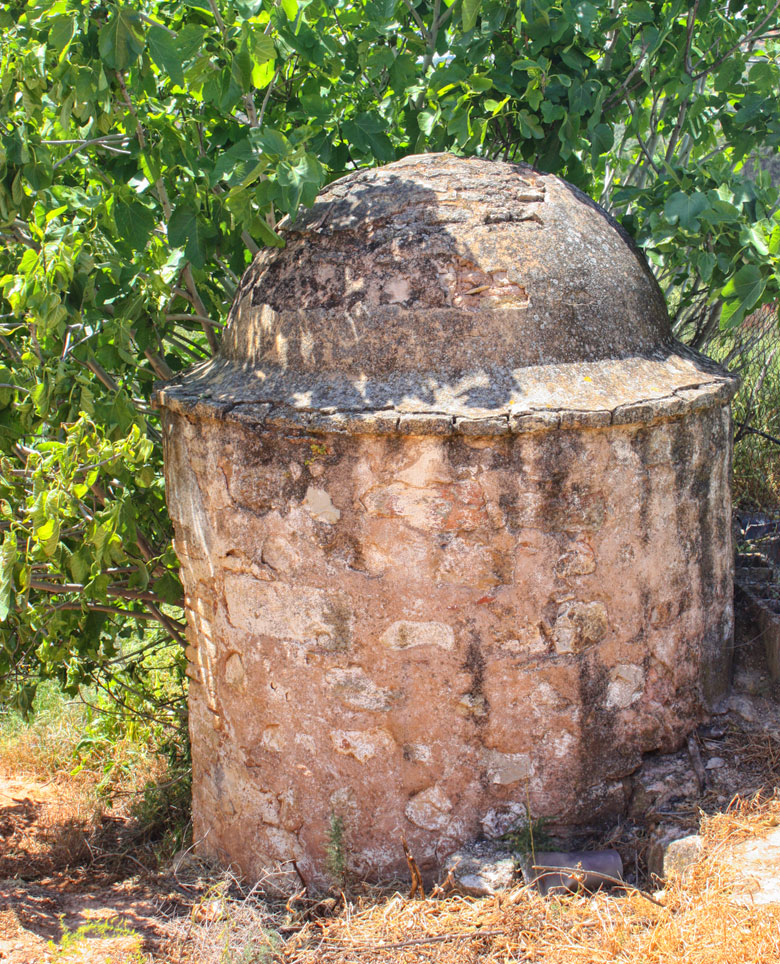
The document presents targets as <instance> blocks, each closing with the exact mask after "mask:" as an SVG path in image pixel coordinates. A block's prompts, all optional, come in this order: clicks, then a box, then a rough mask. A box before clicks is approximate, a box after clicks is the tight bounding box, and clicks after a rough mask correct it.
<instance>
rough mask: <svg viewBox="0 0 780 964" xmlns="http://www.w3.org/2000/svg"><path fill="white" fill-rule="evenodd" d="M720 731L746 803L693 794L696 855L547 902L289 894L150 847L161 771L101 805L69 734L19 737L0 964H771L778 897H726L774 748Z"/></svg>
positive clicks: (771, 795)
mask: <svg viewBox="0 0 780 964" xmlns="http://www.w3.org/2000/svg"><path fill="white" fill-rule="evenodd" d="M767 705H769V704H768V702H767ZM729 719H730V718H729ZM724 727H725V729H726V730H727V731H728V732H727V735H726V736H725V737H724V738H722V739H721V740H719V741H718V743H717V748H716V752H718V753H719V754H720V755H721V756H723V757H724V758H725V759H726V765H725V766H723V767H722V768H721V769H719V770H718V771H717V773H718V774H726V773H728V774H730V776H729V777H728V781H729V785H731V782H732V781H734V780H737V779H739V781H740V782H739V785H738V786H734V789H735V790H740V789H741V790H742V792H743V796H739V795H738V796H736V797H735V798H734V799H733V800H732V802H731V804H730V805H728V806H725V805H721V804H719V803H718V799H719V798H718V796H717V794H716V792H715V790H714V789H710V791H709V795H705V796H704V797H702V806H704V807H705V808H706V809H708V810H709V811H710V815H708V816H702V818H701V833H702V834H703V837H704V842H705V846H704V850H703V853H702V856H701V858H700V859H699V861H698V863H697V864H695V865H694V866H693V868H692V869H691V870H690V872H689V873H688V874H687V875H686V876H685V877H684V878H683V879H675V880H671V881H669V882H667V886H666V887H665V888H664V889H663V890H662V891H660V892H659V891H655V890H653V887H654V886H656V885H654V884H652V883H650V884H647V885H643V886H646V888H647V890H646V892H640V891H637V890H633V889H631V890H628V891H625V892H620V891H612V892H601V893H595V894H587V893H583V894H576V895H567V896H558V897H552V898H542V897H541V896H540V895H539V894H537V893H536V892H535V891H533V890H529V889H528V888H525V887H520V886H518V887H517V888H515V889H513V890H511V891H509V892H507V893H505V894H502V895H500V896H495V897H489V898H483V899H474V898H469V897H463V896H459V895H457V894H452V893H447V892H446V890H445V891H442V889H440V890H439V892H438V895H437V896H430V895H429V896H427V897H425V898H422V899H421V898H419V897H415V898H409V897H408V896H407V892H406V890H405V889H402V891H401V892H394V891H390V890H383V891H378V890H376V889H371V888H368V887H362V886H360V885H358V884H356V883H353V885H352V886H351V888H350V889H348V890H347V892H346V893H341V892H340V891H338V890H334V892H333V893H332V894H330V895H327V896H326V897H325V898H324V899H317V898H315V897H314V896H308V895H306V894H305V893H301V894H299V895H297V896H296V897H295V898H292V899H290V900H288V901H286V902H284V901H276V902H274V901H272V900H269V899H267V898H264V897H263V895H262V892H261V890H260V889H258V888H255V889H254V890H247V888H246V887H245V886H244V885H242V884H241V882H240V881H238V880H236V879H234V878H233V877H231V876H230V875H229V874H225V873H222V872H218V871H216V870H214V869H213V868H210V867H208V866H206V865H204V864H202V863H201V862H200V861H198V860H197V859H195V858H193V857H192V855H190V854H184V855H181V854H180V855H179V857H178V858H177V859H176V860H174V861H171V860H170V859H169V858H166V857H165V855H164V854H162V855H161V851H160V848H159V842H158V843H155V841H154V840H153V839H152V838H150V836H149V834H148V832H147V830H146V828H145V827H144V825H143V822H142V821H140V820H139V817H138V816H137V813H135V812H134V810H133V807H132V805H131V804H132V801H133V799H136V798H138V796H139V795H140V794H141V791H142V790H143V785H144V783H145V782H146V781H147V780H148V779H149V778H155V777H157V778H158V779H159V778H161V777H163V778H164V774H163V773H162V771H161V770H160V769H159V764H158V763H155V762H154V761H152V760H150V761H148V763H147V765H146V769H145V770H144V767H143V766H140V765H139V766H138V767H136V769H135V770H133V771H132V772H131V773H128V775H127V778H126V780H125V781H124V782H123V783H122V784H121V785H118V786H115V787H114V788H113V789H114V790H115V791H117V792H116V793H115V795H114V798H113V802H112V803H108V802H106V800H105V799H104V798H103V796H101V794H100V793H99V792H97V788H98V787H100V785H101V780H102V779H103V774H102V771H101V769H100V768H99V767H94V768H92V769H90V768H89V767H85V768H83V769H81V770H80V771H79V772H78V773H73V772H72V769H73V767H72V756H69V753H71V752H72V747H71V748H70V750H69V749H68V741H69V740H70V739H71V731H70V730H69V729H68V728H67V727H66V726H63V727H62V728H60V729H59V730H58V729H57V728H56V726H54V729H52V728H51V727H49V728H48V729H47V728H43V729H42V730H40V731H39V732H37V733H36V732H33V731H25V732H24V733H17V734H15V735H14V738H13V740H12V741H10V742H9V743H6V745H5V748H4V749H2V752H1V753H0V770H2V771H3V772H2V773H0V835H1V836H2V841H1V842H0V878H4V879H0V962H2V964H37V962H39V961H40V962H43V961H46V962H70V964H74V962H76V964H77V962H85V964H274V962H276V964H355V962H359V964H422V962H429V961H436V962H440V964H470V962H476V961H479V962H484V964H510V962H539V964H607V962H609V964H778V962H780V906H775V907H761V906H751V905H750V904H746V903H744V902H743V903H740V902H739V899H735V893H736V894H739V892H740V890H741V885H740V884H739V881H738V871H739V867H735V866H734V864H733V861H731V860H730V853H731V848H732V846H733V845H735V844H737V843H738V842H739V841H740V840H742V839H743V838H745V837H754V838H755V837H759V838H760V837H761V836H762V835H764V834H766V833H769V832H772V831H773V829H774V828H776V827H777V826H778V825H780V792H778V791H777V790H775V789H774V788H775V787H777V786H778V784H779V783H780V773H779V772H778V768H779V766H780V742H779V741H778V739H777V738H775V736H769V735H767V734H766V733H765V732H764V730H763V729H761V728H757V729H755V730H753V729H748V730H747V731H744V730H743V729H742V728H741V727H737V725H736V722H735V721H733V720H732V721H731V722H729V723H728V724H726V723H724ZM68 761H70V762H68ZM155 767H158V769H155ZM69 768H70V769H69ZM712 779H713V780H715V777H713V778H712ZM721 779H725V777H723V778H721ZM713 786H715V785H714V784H713ZM758 786H762V787H763V788H764V791H763V793H761V794H756V793H754V792H753V791H754V790H755V788H756V787H758ZM729 792H730V791H729ZM689 809H691V810H694V808H689ZM719 810H720V811H722V812H719ZM686 812H687V811H686ZM691 816H692V819H691V821H690V829H695V823H696V821H695V812H692V814H691ZM685 827H686V829H687V828H688V827H689V825H688V824H687V823H686V824H685ZM602 843H603V841H602ZM399 888H400V885H399Z"/></svg>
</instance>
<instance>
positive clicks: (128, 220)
mask: <svg viewBox="0 0 780 964" xmlns="http://www.w3.org/2000/svg"><path fill="white" fill-rule="evenodd" d="M114 221H115V223H116V229H117V232H118V234H119V237H120V238H121V239H122V240H123V241H126V242H127V243H128V244H129V245H130V247H131V248H132V249H133V250H134V251H137V252H141V251H143V250H144V248H145V247H146V245H147V244H148V242H149V237H150V235H151V233H152V231H153V230H154V225H155V223H156V222H155V217H154V213H153V212H152V211H150V210H149V208H148V207H146V205H144V204H141V203H140V202H138V201H133V202H131V203H130V204H125V203H124V202H123V201H117V202H116V204H115V205H114Z"/></svg>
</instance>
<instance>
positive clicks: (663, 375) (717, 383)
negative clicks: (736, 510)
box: [159, 156, 733, 888]
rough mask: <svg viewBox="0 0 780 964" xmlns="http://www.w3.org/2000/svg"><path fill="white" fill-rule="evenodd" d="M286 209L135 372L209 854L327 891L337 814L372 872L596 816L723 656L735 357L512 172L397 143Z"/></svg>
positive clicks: (610, 806)
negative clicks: (186, 364)
mask: <svg viewBox="0 0 780 964" xmlns="http://www.w3.org/2000/svg"><path fill="white" fill-rule="evenodd" d="M496 211H500V212H503V213H502V218H504V219H503V220H502V221H501V223H500V225H499V224H497V223H495V222H494V221H493V217H494V214H495V212H496ZM504 215H506V217H504ZM282 230H284V231H285V232H286V239H287V247H286V248H285V249H284V250H280V251H270V250H268V251H264V252H262V253H261V255H260V256H258V259H257V260H256V262H255V264H254V266H253V267H252V268H251V269H250V271H249V272H248V273H247V275H246V277H245V279H244V281H243V282H242V285H241V289H240V292H239V294H238V297H237V299H236V302H235V304H234V307H233V309H232V312H231V319H230V326H229V332H228V334H227V337H226V340H225V344H224V346H223V349H222V351H221V353H220V355H219V356H218V357H217V358H216V359H215V360H214V361H213V362H212V363H209V364H208V365H206V366H204V367H202V368H201V369H199V370H196V371H195V372H193V373H190V374H189V375H188V376H187V377H186V379H185V380H184V381H182V382H181V383H180V384H173V385H172V386H170V387H166V388H165V389H163V390H162V392H161V394H160V396H159V401H160V403H161V405H162V407H163V409H164V411H163V432H164V441H165V447H166V481H167V486H168V494H169V504H170V510H171V515H172V518H173V520H174V525H175V529H176V549H177V552H178V553H179V556H180V559H181V563H182V570H181V571H182V580H183V583H184V588H185V594H186V606H187V618H188V634H189V641H190V644H191V647H190V649H189V651H188V660H189V667H188V673H189V674H190V675H191V678H192V679H193V684H192V688H191V691H190V727H191V734H192V753H193V819H194V826H195V837H196V839H197V840H198V841H200V844H199V846H200V847H201V850H202V851H203V852H204V853H207V854H211V855H213V856H216V857H219V858H220V859H222V860H224V861H226V862H234V863H235V864H236V865H237V866H239V867H240V868H241V869H242V870H243V871H244V872H245V873H246V874H248V875H249V876H251V877H254V878H255V879H258V878H260V877H263V879H268V874H274V875H275V876H274V880H276V881H277V883H276V884H275V886H278V887H280V888H283V887H284V886H287V885H289V886H290V887H297V886H299V883H300V882H299V879H298V877H297V874H296V873H295V871H294V869H293V870H291V865H290V864H289V861H290V860H291V859H295V860H296V862H297V864H298V869H299V870H300V872H301V874H302V875H303V876H304V878H305V879H306V880H307V881H309V882H311V883H312V884H313V885H324V884H327V883H328V872H327V858H326V855H327V850H328V846H329V834H330V833H331V829H330V828H331V826H332V821H333V819H334V818H339V819H341V820H342V821H343V823H344V827H345V841H346V842H345V848H346V854H345V855H346V857H347V861H348V864H349V866H350V867H351V868H352V871H353V872H354V873H356V874H359V875H364V876H367V877H372V878H377V877H378V878H383V877H389V876H391V875H394V874H396V873H398V872H402V871H403V870H404V868H405V859H404V856H403V851H402V849H401V847H400V839H401V836H402V835H405V836H406V837H407V839H408V842H409V846H410V847H411V849H412V852H413V853H414V855H415V858H416V859H417V860H418V863H419V864H420V866H421V868H422V869H423V872H424V873H431V874H432V873H434V872H437V871H438V870H439V869H440V868H441V865H442V861H443V860H444V858H445V857H446V856H447V855H448V854H450V853H452V852H454V851H455V850H457V849H458V848H459V847H462V846H463V845H464V844H465V843H467V842H468V841H471V840H473V839H475V838H476V837H477V836H478V835H479V834H480V833H484V834H486V835H490V834H492V835H500V833H502V832H505V831H506V829H510V828H511V826H514V825H516V824H518V823H520V822H521V821H522V820H523V819H525V818H526V807H529V808H530V810H531V812H532V813H533V814H534V816H535V817H549V818H552V819H555V820H557V821H559V822H561V821H565V822H569V823H576V822H582V821H591V820H593V819H597V818H598V817H599V816H602V815H605V814H607V813H611V812H614V811H615V810H619V809H620V808H621V807H623V806H624V804H625V800H626V794H627V792H628V791H627V788H626V785H625V782H624V777H625V776H626V775H627V774H629V773H631V772H632V771H633V770H634V769H635V767H636V766H637V764H638V762H639V759H640V756H641V754H642V753H643V752H648V751H652V750H654V749H659V748H664V749H669V748H672V747H674V746H677V745H679V742H680V740H681V739H682V738H683V737H684V736H685V734H686V733H687V732H688V731H689V730H690V729H691V728H692V726H694V725H695V723H696V722H698V720H699V719H700V717H701V715H702V713H703V712H704V708H705V707H706V706H707V704H708V703H709V702H711V701H712V700H713V699H717V698H718V697H719V696H720V695H721V693H722V690H723V686H724V681H725V680H726V679H727V677H728V666H729V641H730V634H731V622H732V610H731V567H732V561H731V530H730V525H729V519H730V497H729V453H730V434H729V433H730V416H729V412H728V408H727V405H726V403H727V401H728V396H729V392H730V391H732V390H733V380H730V379H729V378H728V377H727V376H726V375H724V373H723V372H722V371H721V370H720V369H718V368H717V367H716V366H713V365H711V364H710V363H709V362H707V361H706V360H704V359H701V358H699V357H698V356H696V355H693V354H692V353H689V352H686V351H685V350H683V349H682V348H680V346H676V345H675V344H674V343H673V342H672V341H671V336H670V331H669V325H668V319H667V318H666V313H665V309H664V307H663V303H662V299H661V297H660V293H659V291H658V289H657V286H656V285H655V282H654V281H653V280H652V277H651V276H650V274H649V272H648V271H647V269H646V266H645V265H644V262H643V260H642V258H641V256H640V255H639V254H638V253H637V252H636V251H635V250H634V249H633V248H632V247H631V246H630V245H628V244H627V243H626V240H625V238H624V237H622V236H621V234H620V232H619V231H618V230H617V228H616V227H615V225H614V224H613V223H612V222H610V221H609V220H608V219H607V218H606V216H605V215H604V214H603V212H600V211H599V210H598V209H597V208H595V206H593V205H592V204H591V203H590V202H587V201H585V200H584V199H583V198H582V197H581V196H580V195H579V194H578V192H576V191H574V190H573V189H571V188H570V187H568V186H567V185H565V184H563V183H562V182H560V181H558V180H557V179H555V178H551V177H549V176H546V175H539V174H537V173H535V172H533V171H530V170H528V169H525V168H519V167H515V166H512V165H502V164H497V165H491V164H489V163H487V162H483V161H464V160H462V159H455V158H450V157H446V156H438V157H431V158H422V159H420V158H417V159H405V160H404V161H402V162H399V164H396V165H391V166H390V167H388V168H387V169H384V170H383V171H378V172H362V173H360V174H358V175H356V176H354V177H350V178H349V179H346V180H344V181H342V182H337V183H336V184H333V185H331V186H330V187H329V188H328V189H327V191H326V192H325V194H324V196H323V198H322V200H321V201H319V202H318V204H317V205H316V206H315V209H313V213H312V212H309V213H303V214H302V216H301V221H300V222H298V223H297V224H296V225H294V226H292V227H290V226H287V228H283V229H282ZM501 828H504V829H503V830H502V829H501Z"/></svg>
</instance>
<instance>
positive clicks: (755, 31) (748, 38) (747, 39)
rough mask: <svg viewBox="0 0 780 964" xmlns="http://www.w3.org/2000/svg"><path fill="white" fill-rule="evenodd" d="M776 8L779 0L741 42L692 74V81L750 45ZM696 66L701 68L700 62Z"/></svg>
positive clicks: (777, 0)
mask: <svg viewBox="0 0 780 964" xmlns="http://www.w3.org/2000/svg"><path fill="white" fill-rule="evenodd" d="M778 7H780V0H775V3H774V6H773V7H772V9H771V10H770V11H769V13H768V14H767V15H766V16H765V17H764V19H763V20H762V21H761V23H760V24H758V26H756V27H754V28H753V29H752V30H751V31H750V32H749V33H747V34H745V36H744V37H743V38H742V39H741V40H739V41H738V42H737V43H735V44H734V46H733V47H730V48H729V49H728V50H727V51H726V53H725V54H723V55H722V56H720V57H718V58H717V60H715V61H714V63H711V64H710V65H709V66H708V67H705V68H704V70H701V71H699V73H698V74H694V75H693V79H694V80H699V78H700V77H704V76H705V74H709V73H710V72H711V71H713V70H715V68H716V67H720V65H721V64H722V63H723V61H724V60H728V58H729V57H730V56H731V55H732V54H733V53H734V52H735V51H737V50H739V48H740V47H744V45H745V44H748V43H750V41H751V40H753V39H754V38H755V37H757V36H759V34H760V33H761V31H762V30H763V29H764V27H765V26H766V25H767V24H768V23H769V21H770V20H771V19H772V17H773V15H774V13H775V11H776V10H777V8H778ZM696 66H697V67H700V66H701V61H699V63H698V64H696Z"/></svg>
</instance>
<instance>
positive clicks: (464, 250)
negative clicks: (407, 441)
mask: <svg viewBox="0 0 780 964" xmlns="http://www.w3.org/2000/svg"><path fill="white" fill-rule="evenodd" d="M280 232H281V234H282V236H283V237H284V238H285V241H286V246H285V247H284V248H282V249H279V248H271V249H265V250H263V251H261V252H260V253H259V254H258V255H257V257H256V258H255V260H254V262H253V264H252V265H251V266H250V268H249V269H248V270H247V272H246V274H245V275H244V278H243V279H242V282H241V285H240V288H239V291H238V293H237V295H236V299H235V301H234V303H233V306H232V309H231V311H230V315H229V318H228V326H227V330H226V332H225V336H224V341H223V344H222V347H221V349H220V352H219V354H218V355H217V357H216V358H215V359H214V360H212V361H211V362H209V363H208V364H207V365H205V366H202V367H201V368H200V369H196V370H194V371H192V372H190V373H188V374H187V375H186V376H184V377H183V378H182V379H179V380H178V381H177V382H174V383H171V384H170V385H169V386H167V387H166V388H165V389H163V390H162V391H161V392H160V394H159V401H160V402H161V403H162V404H163V405H168V406H170V407H174V408H192V407H193V406H194V407H197V408H199V409H201V407H203V406H205V407H204V408H203V414H204V415H206V414H211V415H215V414H216V415H217V416H219V417H225V416H227V417H230V418H238V419H240V420H250V421H256V420H259V419H266V420H268V419H274V418H281V419H283V420H284V419H286V420H292V421H294V422H297V423H299V424H306V425H310V426H312V427H316V426H318V425H319V426H324V427H326V428H334V429H339V428H341V429H346V430H358V431H359V430H371V431H374V430H383V429H386V430H393V429H394V428H399V427H400V428H401V430H403V429H404V426H406V428H407V430H409V431H422V432H428V431H433V432H447V431H450V430H452V431H456V430H458V429H460V430H462V431H465V432H471V431H481V430H485V431H488V432H502V431H510V430H522V429H523V428H527V429H534V428H539V427H544V426H547V425H554V424H561V423H562V422H563V424H568V425H573V424H583V425H604V424H609V423H611V422H614V421H616V420H618V421H635V420H644V419H646V418H649V417H653V415H654V413H655V414H663V413H671V414H674V413H675V412H676V411H681V410H683V409H684V408H686V407H688V406H689V405H690V404H693V403H694V402H695V403H696V404H700V403H701V402H702V399H703V398H704V396H706V397H707V398H710V396H711V395H712V393H713V392H714V393H715V395H716V396H717V397H723V398H726V397H728V396H730V394H732V393H733V390H734V388H735V385H736V382H735V380H734V379H733V378H731V377H730V376H728V375H727V374H726V373H725V372H723V371H722V370H721V369H719V368H718V367H717V366H714V365H713V363H711V362H709V361H708V360H706V359H704V358H702V357H701V356H698V355H695V354H694V353H692V352H690V351H689V350H687V349H685V348H683V347H682V346H680V345H679V344H677V343H675V342H674V340H673V338H672V334H671V329H670V325H669V319H668V315H667V311H666V307H665V304H664V300H663V296H662V294H661V291H660V289H659V287H658V285H657V283H656V281H655V279H654V278H653V276H652V274H651V273H650V270H649V268H648V266H647V263H646V261H645V259H644V256H643V255H642V253H641V252H640V251H639V250H638V249H637V247H636V246H635V245H634V243H633V242H632V241H631V239H630V238H629V236H628V235H627V234H626V233H625V231H623V229H622V228H621V227H620V226H619V225H618V224H617V223H616V222H615V221H614V220H613V219H612V218H610V217H609V215H607V214H606V212H605V211H603V210H602V209H601V208H600V207H599V206H598V205H597V204H595V203H594V202H593V201H591V200H590V199H589V198H587V197H586V196H585V195H584V194H582V192H580V191H579V190H577V189H576V188H574V187H572V186H571V185H570V184H567V183H566V182H565V181H563V180H561V179H560V178H557V177H555V176H553V175H549V174H541V173H539V172H537V171H534V170H533V169H531V168H529V167H527V166H525V165H519V164H508V163H503V162H498V161H486V160H478V159H465V158H459V157H455V156H453V155H449V154H427V155H419V156H413V157H406V158H404V159H403V160H400V161H396V162H395V163H393V164H389V165H387V166H386V167H382V168H378V169H374V170H365V171H360V172H358V173H356V174H350V175H348V176H347V177H343V178H341V179H340V180H338V181H335V182H334V183H332V184H331V185H330V186H329V187H327V188H326V189H325V190H324V191H323V192H322V193H321V195H320V196H319V198H318V199H317V201H316V203H315V204H314V206H313V207H312V208H311V209H310V210H307V211H302V212H301V213H300V214H299V215H298V217H297V219H296V221H295V222H294V223H293V224H285V223H284V222H283V223H282V225H281V227H280ZM686 393H687V395H686ZM691 393H693V394H691ZM697 399H698V402H697V401H696V400H697Z"/></svg>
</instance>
